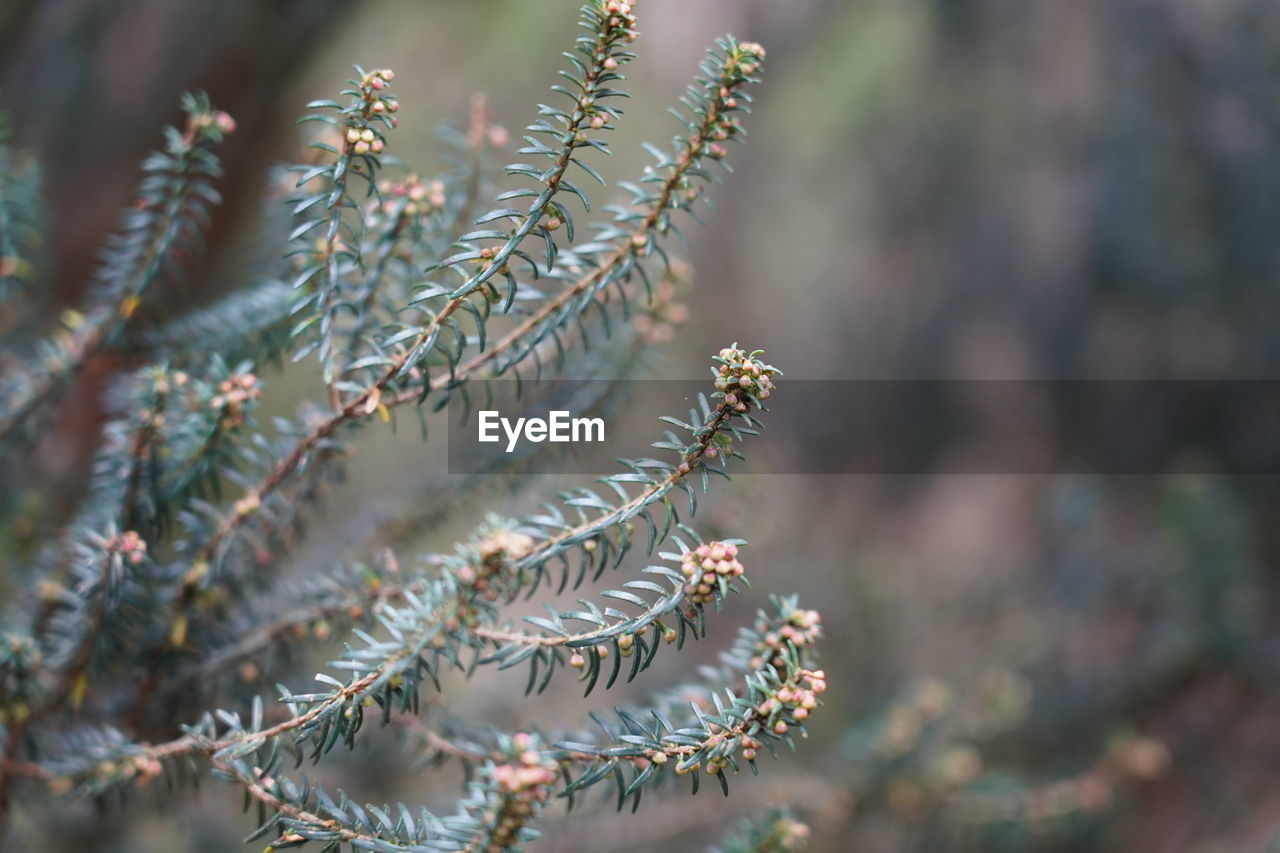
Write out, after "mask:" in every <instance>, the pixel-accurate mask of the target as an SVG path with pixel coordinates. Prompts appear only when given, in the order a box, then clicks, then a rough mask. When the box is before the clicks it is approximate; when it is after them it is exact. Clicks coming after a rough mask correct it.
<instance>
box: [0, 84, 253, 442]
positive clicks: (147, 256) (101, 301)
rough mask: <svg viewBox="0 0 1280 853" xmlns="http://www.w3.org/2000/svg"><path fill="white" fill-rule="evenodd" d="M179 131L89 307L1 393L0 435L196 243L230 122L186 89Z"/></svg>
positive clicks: (156, 165)
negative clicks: (184, 118) (31, 370)
mask: <svg viewBox="0 0 1280 853" xmlns="http://www.w3.org/2000/svg"><path fill="white" fill-rule="evenodd" d="M183 109H184V110H186V112H187V115H188V120H187V127H186V130H185V131H183V132H179V131H177V130H175V129H174V128H167V129H166V145H165V150H164V151H163V152H156V153H154V154H152V155H151V156H150V157H149V158H148V159H147V160H146V161H145V162H144V163H143V165H142V168H143V172H144V173H145V177H144V178H143V180H142V182H141V184H140V185H139V187H138V202H137V207H136V209H134V210H133V211H132V212H131V213H130V214H128V215H127V216H126V217H125V218H124V223H123V227H122V230H121V233H120V234H119V235H118V237H117V238H116V240H115V241H114V242H113V243H112V244H110V245H109V246H108V249H107V252H106V256H105V259H104V261H103V264H102V267H101V269H100V270H99V272H98V275H97V280H96V282H95V285H94V288H93V291H94V293H93V299H94V305H93V307H91V308H90V309H89V310H88V311H87V313H85V314H80V313H78V312H69V313H68V314H67V315H66V318H65V319H64V328H63V329H61V330H60V331H59V332H58V333H57V334H55V335H54V336H53V338H51V339H50V340H49V341H46V342H45V344H44V346H43V347H42V351H41V353H40V354H39V356H38V358H37V361H38V365H37V368H36V370H35V371H34V375H26V376H22V377H19V378H18V379H17V380H16V381H14V382H11V383H10V384H9V387H7V388H4V389H2V392H0V401H2V402H3V413H2V414H0V440H3V439H5V438H7V437H8V436H10V435H12V434H13V433H14V432H15V431H16V430H17V429H18V428H20V427H21V426H22V425H23V424H24V423H25V422H26V421H27V419H28V418H29V417H30V416H31V415H32V413H34V412H35V411H36V410H37V409H38V408H40V407H41V406H42V405H43V404H44V403H45V402H46V401H48V400H51V399H52V398H53V397H54V396H55V395H56V394H57V392H58V390H59V388H60V387H61V386H62V385H63V384H65V383H66V382H67V381H68V380H69V379H70V378H71V377H72V376H74V375H75V374H76V373H78V372H79V370H80V369H81V368H82V367H83V366H84V364H85V363H86V362H87V361H88V360H89V359H91V358H92V357H93V356H95V355H97V354H98V353H99V352H101V351H102V350H103V349H105V348H107V347H110V346H114V345H115V344H116V343H117V339H118V338H119V336H120V333H121V331H122V330H123V329H124V327H125V325H126V324H127V323H128V322H129V319H130V318H131V317H132V316H133V314H134V312H135V311H136V310H137V308H138V305H139V304H140V302H141V301H142V298H143V296H144V295H145V293H146V291H147V289H148V288H149V287H150V286H151V285H152V284H153V283H155V282H156V281H157V280H158V279H159V278H160V277H161V276H162V274H164V273H166V272H173V271H175V270H176V269H177V268H178V260H177V257H176V256H177V254H178V253H179V252H181V251H186V250H193V249H195V248H197V247H198V244H199V241H200V234H201V232H202V230H203V229H204V228H205V227H206V225H207V221H208V218H209V208H210V207H211V206H212V205H214V204H217V203H218V202H219V201H220V198H219V196H218V193H217V192H216V191H215V190H214V189H213V186H212V179H214V178H216V177H218V176H219V175H220V169H219V166H218V161H217V158H216V157H215V156H214V154H213V148H214V146H215V145H216V144H217V143H219V142H221V141H222V139H223V137H224V136H225V134H227V133H230V132H231V131H232V130H233V129H234V128H235V122H234V121H232V119H231V117H230V116H228V115H227V114H226V113H224V112H218V111H214V110H213V109H212V108H211V107H210V106H209V102H208V99H207V98H206V97H204V96H203V95H187V96H184V98H183Z"/></svg>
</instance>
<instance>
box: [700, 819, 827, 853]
mask: <svg viewBox="0 0 1280 853" xmlns="http://www.w3.org/2000/svg"><path fill="white" fill-rule="evenodd" d="M808 840H809V827H808V826H806V825H805V824H803V823H800V822H799V821H797V820H796V819H795V818H794V817H793V816H792V815H791V813H790V812H789V811H788V810H787V809H771V810H770V811H769V812H768V813H767V814H765V815H764V816H763V817H760V818H751V819H749V820H746V821H744V822H743V824H742V826H741V827H739V829H738V831H737V832H736V833H734V834H733V835H731V836H730V837H729V838H726V839H725V841H724V843H723V844H721V845H719V846H717V847H715V848H713V849H711V850H709V851H708V853H794V851H797V850H803V849H805V847H806V846H808Z"/></svg>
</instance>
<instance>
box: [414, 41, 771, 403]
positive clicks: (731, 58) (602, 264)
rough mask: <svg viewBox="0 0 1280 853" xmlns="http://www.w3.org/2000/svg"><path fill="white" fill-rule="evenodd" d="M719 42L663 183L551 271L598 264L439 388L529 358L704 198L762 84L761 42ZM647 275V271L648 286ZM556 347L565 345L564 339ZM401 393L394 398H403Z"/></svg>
mask: <svg viewBox="0 0 1280 853" xmlns="http://www.w3.org/2000/svg"><path fill="white" fill-rule="evenodd" d="M720 47H721V51H722V52H719V53H717V52H715V51H713V52H711V53H710V54H709V56H708V60H707V62H706V63H705V64H704V73H706V74H707V76H706V77H705V78H703V79H702V80H701V83H702V87H701V89H699V90H694V92H693V94H692V96H691V97H692V99H691V101H690V103H691V104H693V105H694V107H693V108H694V116H695V119H694V122H693V123H692V124H691V126H690V130H689V136H688V137H687V138H677V140H676V153H674V154H659V155H658V164H657V171H656V172H654V173H653V176H652V177H650V178H647V179H646V180H658V181H660V183H661V186H660V187H659V188H658V189H657V190H656V191H654V192H645V191H643V190H639V189H637V190H635V192H634V194H635V205H636V206H635V207H634V208H631V209H627V208H624V209H620V210H619V211H618V212H617V214H616V217H615V221H616V225H615V226H613V227H611V228H608V229H606V230H605V231H604V232H603V233H601V234H600V235H599V236H598V238H597V241H596V242H594V243H592V244H591V245H590V246H588V247H582V248H579V249H578V250H577V252H575V253H574V257H573V260H572V262H571V264H570V265H564V264H562V265H559V266H556V267H554V268H553V269H552V271H551V273H550V275H551V277H553V278H560V277H565V276H570V275H571V272H570V269H569V267H570V266H576V265H578V264H580V263H592V264H594V266H593V267H592V269H590V270H589V271H588V272H586V273H584V274H582V275H580V276H577V277H576V279H574V280H572V283H571V284H570V285H569V286H568V287H566V288H564V289H563V290H561V291H560V292H559V293H558V294H556V296H555V297H553V298H551V299H549V300H547V301H546V302H544V303H543V304H542V305H541V306H539V307H538V309H537V310H536V311H534V312H533V313H531V314H530V315H529V316H527V317H526V318H525V319H524V320H522V321H521V322H520V323H519V324H518V325H517V326H516V327H515V328H513V329H511V330H510V331H509V332H507V333H506V334H505V335H504V336H503V337H502V338H501V339H500V340H498V341H497V342H496V343H495V344H494V345H493V347H491V348H490V349H488V350H485V351H483V352H480V353H478V354H477V355H475V356H474V357H472V358H471V359H470V360H469V361H467V362H464V363H463V364H462V365H460V366H458V367H457V368H456V369H455V370H452V371H451V373H450V376H449V377H448V379H447V380H446V379H445V378H443V377H438V378H437V380H436V381H435V382H434V383H433V384H432V390H433V391H437V390H442V389H444V388H447V387H449V386H450V385H452V384H456V383H458V382H460V381H462V380H464V379H466V378H467V377H468V376H470V375H471V374H472V373H474V372H475V371H477V370H479V369H480V368H482V367H484V366H486V365H488V364H490V363H493V362H496V364H495V365H494V367H493V375H501V374H502V373H504V372H505V371H506V370H507V369H508V368H510V367H511V366H512V365H513V364H515V363H517V362H519V361H521V360H523V358H524V357H525V356H526V355H528V353H529V351H530V350H531V349H532V347H533V346H536V345H537V344H538V343H539V342H541V341H542V340H544V339H545V338H546V337H547V335H548V334H549V333H551V332H552V330H554V329H556V328H558V327H560V326H562V325H564V324H566V323H567V322H568V321H569V319H570V318H573V317H576V316H578V315H579V314H581V313H583V312H584V311H586V309H587V308H588V307H589V306H590V305H591V304H592V300H593V299H594V298H595V296H596V294H598V293H600V292H601V291H602V290H604V289H605V288H607V287H609V285H610V284H613V283H615V282H619V281H622V280H625V279H628V278H629V277H630V275H631V273H632V272H633V271H636V270H639V271H640V272H641V274H644V269H643V267H642V266H641V265H640V261H641V259H643V258H645V257H647V256H649V255H650V254H652V253H653V252H654V251H656V248H657V247H656V239H657V237H659V236H661V235H665V234H667V233H668V232H669V231H670V230H671V227H672V225H671V221H670V216H671V210H672V209H682V208H683V209H688V208H689V207H690V206H691V205H692V204H693V202H694V201H696V200H697V198H698V197H699V190H698V189H697V188H696V187H694V185H693V184H692V183H691V181H692V180H696V179H699V178H705V177H707V173H706V172H705V170H704V163H705V161H706V160H707V159H713V160H723V158H724V156H725V151H724V148H723V146H721V145H720V141H722V140H727V139H738V138H740V136H741V133H742V129H741V127H740V125H739V124H738V122H737V120H736V118H735V117H734V114H735V113H738V112H746V111H747V105H748V104H749V103H750V96H749V95H748V94H747V93H745V92H744V91H742V89H743V87H744V86H746V85H747V84H749V83H755V82H758V78H757V77H756V76H755V74H756V72H757V71H758V70H759V67H760V64H761V62H762V59H763V56H764V51H763V49H761V48H760V47H759V45H754V44H739V43H737V42H734V41H732V40H726V41H722V42H721V43H720ZM606 249H607V251H606ZM647 280H648V279H647V276H646V283H647ZM556 344H557V346H559V342H558V341H557V342H556ZM504 357H505V358H504ZM401 397H403V398H404V399H405V400H407V399H411V398H412V397H413V394H412V393H409V392H406V393H405V394H403V395H401ZM401 397H397V398H396V400H395V402H396V403H398V402H401ZM389 405H390V404H389Z"/></svg>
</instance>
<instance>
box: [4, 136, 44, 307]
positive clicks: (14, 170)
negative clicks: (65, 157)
mask: <svg viewBox="0 0 1280 853" xmlns="http://www.w3.org/2000/svg"><path fill="white" fill-rule="evenodd" d="M2 119H3V117H2V116H0V120H2ZM42 184H43V176H42V175H41V170H40V168H39V166H38V165H37V164H35V163H34V162H19V161H18V158H17V157H15V155H14V151H13V149H12V148H11V147H10V145H9V140H8V129H7V128H6V127H0V302H3V301H7V300H9V299H12V298H14V297H15V296H17V295H18V294H20V293H22V292H24V291H25V290H26V289H27V288H29V287H30V285H31V283H32V281H34V279H35V272H36V265H35V254H36V252H37V251H38V249H39V248H40V245H41V243H42V242H43V240H42V237H41V235H42V234H43V232H44V212H43V210H42V207H43V205H42V204H41V197H40V193H41V186H42Z"/></svg>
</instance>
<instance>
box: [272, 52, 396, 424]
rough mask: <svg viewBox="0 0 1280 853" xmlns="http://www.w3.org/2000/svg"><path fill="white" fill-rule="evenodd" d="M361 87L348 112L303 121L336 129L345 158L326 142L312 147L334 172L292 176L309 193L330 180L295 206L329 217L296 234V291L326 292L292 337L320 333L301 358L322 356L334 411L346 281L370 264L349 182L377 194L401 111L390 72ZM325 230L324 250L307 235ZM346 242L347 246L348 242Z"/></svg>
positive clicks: (329, 104) (317, 105)
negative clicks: (358, 181) (310, 287)
mask: <svg viewBox="0 0 1280 853" xmlns="http://www.w3.org/2000/svg"><path fill="white" fill-rule="evenodd" d="M356 73H357V74H358V75H359V79H355V80H349V81H348V83H349V84H350V85H351V86H352V87H354V88H350V89H346V90H343V93H342V94H344V95H347V96H348V97H350V99H351V100H350V103H349V104H348V105H347V106H345V107H343V106H342V105H341V104H339V103H338V102H336V101H312V102H311V103H310V104H308V105H307V106H308V108H311V109H324V110H331V111H333V112H334V113H335V115H330V114H329V113H328V112H324V113H313V114H311V115H309V116H307V117H305V118H304V119H302V121H304V122H306V121H318V122H322V123H324V124H327V125H330V126H332V127H335V128H337V129H338V130H339V131H340V133H341V135H342V149H341V150H338V149H335V148H333V147H332V146H330V145H328V144H327V143H323V142H316V143H312V146H313V147H317V148H320V149H323V150H326V151H329V152H330V153H332V154H334V155H336V157H337V159H336V161H335V162H334V163H333V164H332V165H320V166H314V167H307V166H295V167H293V168H292V171H298V172H301V173H302V177H300V178H299V179H298V182H297V187H298V188H299V189H301V188H303V187H305V186H306V185H307V184H310V183H312V182H313V181H318V180H323V186H322V188H321V189H320V190H319V191H318V192H312V193H310V194H308V195H304V196H301V197H297V198H292V199H290V203H291V204H292V205H293V212H294V214H295V215H297V214H301V213H304V212H306V211H307V210H309V209H310V208H312V207H315V206H316V205H317V204H319V203H321V202H323V203H324V206H323V210H324V215H322V216H320V217H316V218H313V219H309V220H304V221H303V222H302V224H300V225H299V226H298V227H296V228H294V229H293V232H292V234H290V239H291V240H292V241H294V244H295V247H296V248H295V249H294V250H293V251H292V252H291V254H302V255H305V256H307V257H308V258H309V260H308V262H307V263H306V264H304V266H303V267H302V270H301V272H300V273H299V275H298V276H297V278H296V279H295V280H294V282H293V287H294V289H298V288H302V287H305V286H306V285H307V284H309V283H310V282H311V281H312V280H313V279H318V280H319V286H318V287H317V288H315V290H314V291H313V292H312V293H311V294H309V295H307V296H306V297H304V298H303V299H302V300H300V301H299V302H298V303H297V305H295V306H294V309H293V311H294V313H295V314H302V313H304V312H307V311H310V313H307V314H305V315H304V317H303V319H302V320H301V321H300V322H299V323H298V324H297V325H296V326H294V328H293V330H292V332H291V335H292V336H293V337H297V336H299V335H300V334H302V333H303V332H304V331H306V330H308V329H310V328H311V327H312V326H313V325H314V326H318V331H319V334H318V336H317V337H316V339H315V340H313V341H311V342H310V343H308V344H307V345H305V346H303V347H302V348H301V349H300V350H299V351H298V352H297V353H295V355H294V359H295V360H301V359H303V358H305V357H306V356H308V355H310V354H311V353H312V352H313V351H317V350H318V351H319V354H320V363H321V366H322V371H323V374H324V382H325V384H326V385H327V386H328V387H329V396H330V400H331V402H332V403H333V407H334V409H338V408H340V405H339V399H340V398H339V396H338V390H337V389H336V387H335V386H334V383H335V381H336V379H337V375H338V374H337V367H336V364H335V361H334V358H335V353H334V351H333V335H334V322H335V320H336V311H337V309H338V307H339V299H340V296H341V294H340V292H339V291H340V289H341V284H342V281H341V280H342V276H343V274H344V273H345V272H347V271H348V270H353V271H356V272H358V271H360V270H361V268H362V265H363V261H362V259H361V257H360V253H359V246H360V242H361V239H362V236H363V231H364V219H363V210H362V209H361V207H360V205H358V204H356V203H355V202H354V201H353V200H352V199H351V198H350V195H349V191H348V181H349V180H350V178H351V176H352V175H353V174H354V175H358V176H359V177H362V178H364V179H365V180H366V181H367V182H368V191H369V193H370V194H374V193H376V192H377V182H376V179H377V172H378V169H379V168H380V166H381V161H380V159H379V157H378V155H379V154H381V153H382V151H383V148H384V147H385V146H386V135H385V134H384V133H383V130H382V128H383V127H386V128H392V127H395V125H396V123H397V121H396V118H395V117H394V116H393V115H392V113H395V112H396V111H397V110H398V109H399V103H398V101H397V100H396V98H395V96H394V95H389V94H387V93H386V92H385V91H384V90H385V89H386V87H387V85H388V84H389V83H390V82H391V81H392V80H393V79H394V78H395V74H394V72H392V71H391V70H390V69H375V70H374V71H370V72H367V73H366V72H365V71H364V70H363V69H361V68H359V67H357V68H356ZM348 210H351V211H353V212H354V215H355V217H356V219H357V222H358V223H359V226H360V227H359V228H358V229H357V228H356V227H355V225H353V224H352V223H350V222H348V221H347V220H346V219H345V218H344V214H345V213H346V211H348ZM320 228H323V229H324V233H323V236H322V237H321V239H320V242H319V244H317V245H315V246H312V245H311V244H310V243H309V242H308V239H307V238H308V235H309V234H311V233H312V232H313V231H315V230H317V229H320ZM344 238H345V239H344Z"/></svg>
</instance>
